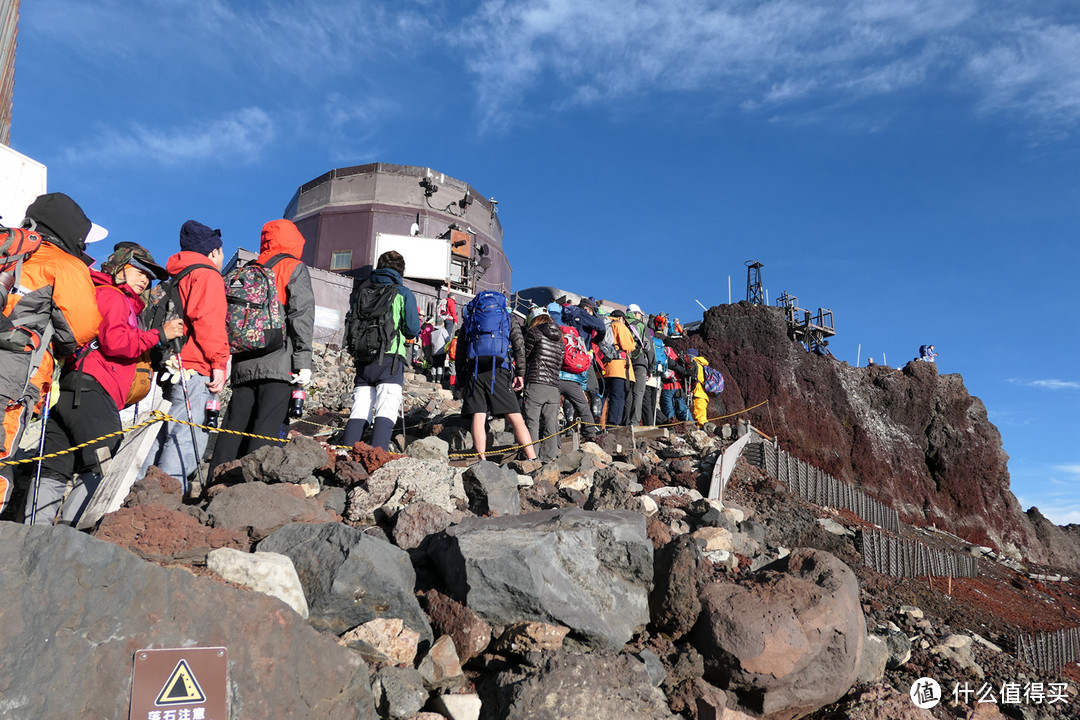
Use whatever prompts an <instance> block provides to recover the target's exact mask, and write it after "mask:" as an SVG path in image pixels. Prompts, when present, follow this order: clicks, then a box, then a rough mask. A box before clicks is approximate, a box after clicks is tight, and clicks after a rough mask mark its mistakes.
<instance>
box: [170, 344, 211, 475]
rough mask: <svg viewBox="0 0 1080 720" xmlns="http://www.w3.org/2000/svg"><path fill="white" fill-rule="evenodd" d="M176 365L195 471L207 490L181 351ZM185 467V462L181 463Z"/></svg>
mask: <svg viewBox="0 0 1080 720" xmlns="http://www.w3.org/2000/svg"><path fill="white" fill-rule="evenodd" d="M175 357H176V366H177V367H178V368H180V387H182V388H183V389H184V406H185V407H187V416H188V423H189V424H188V429H189V430H191V449H192V450H193V451H194V452H195V472H196V474H197V475H198V477H199V488H200V489H202V490H205V488H206V482H205V480H204V479H203V474H202V458H200V457H199V439H198V437H197V436H196V434H195V425H194V422H195V416H194V415H192V414H191V395H189V394H188V386H187V373H186V372H184V361H183V360H181V359H180V353H175ZM180 466H181V467H183V462H181V463H180ZM183 486H184V494H185V495H186V494H187V492H188V479H187V475H184V482H183Z"/></svg>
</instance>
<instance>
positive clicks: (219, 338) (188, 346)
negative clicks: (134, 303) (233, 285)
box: [165, 250, 229, 377]
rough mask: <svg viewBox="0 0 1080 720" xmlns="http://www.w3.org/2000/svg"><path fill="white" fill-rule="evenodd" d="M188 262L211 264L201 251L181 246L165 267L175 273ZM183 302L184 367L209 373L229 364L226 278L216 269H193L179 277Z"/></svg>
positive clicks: (182, 352)
mask: <svg viewBox="0 0 1080 720" xmlns="http://www.w3.org/2000/svg"><path fill="white" fill-rule="evenodd" d="M189 265H210V266H211V268H213V263H211V262H210V258H208V257H206V256H205V255H203V254H202V253H198V252H193V251H190V250H181V251H180V252H178V253H176V254H175V255H173V256H172V257H171V258H169V262H168V263H166V264H165V269H166V270H168V271H169V274H170V275H176V274H177V273H179V272H180V271H181V270H183V269H184V268H186V267H188V266H189ZM179 289H180V300H181V301H182V302H183V303H184V332H186V333H187V335H188V341H187V342H186V343H185V344H184V349H183V350H182V351H180V360H181V362H183V364H184V369H185V370H195V371H196V372H198V373H199V374H200V375H204V376H207V377H209V376H210V371H211V370H212V369H213V370H224V369H225V368H226V367H227V366H228V364H229V336H228V334H227V333H226V332H225V311H226V304H225V279H224V278H223V277H221V273H220V272H219V271H217V270H214V269H205V270H203V269H200V270H194V271H192V272H191V273H190V274H188V275H186V276H184V279H183V280H181V281H180V288H179Z"/></svg>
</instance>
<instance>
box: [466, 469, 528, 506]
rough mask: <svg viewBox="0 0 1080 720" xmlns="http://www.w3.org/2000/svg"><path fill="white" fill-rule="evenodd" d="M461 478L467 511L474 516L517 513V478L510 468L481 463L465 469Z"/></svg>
mask: <svg viewBox="0 0 1080 720" xmlns="http://www.w3.org/2000/svg"><path fill="white" fill-rule="evenodd" d="M461 479H462V484H463V485H464V487H465V493H466V494H467V495H468V496H469V509H470V510H471V511H472V512H474V513H476V514H477V515H518V514H519V513H521V497H520V496H519V495H518V476H517V473H516V472H514V471H513V470H511V469H510V468H508V467H503V466H502V465H496V464H495V463H493V462H491V461H490V460H481V461H480V462H478V463H476V464H475V465H471V466H469V468H468V469H467V470H466V471H465V473H464V474H463V475H462V478H461Z"/></svg>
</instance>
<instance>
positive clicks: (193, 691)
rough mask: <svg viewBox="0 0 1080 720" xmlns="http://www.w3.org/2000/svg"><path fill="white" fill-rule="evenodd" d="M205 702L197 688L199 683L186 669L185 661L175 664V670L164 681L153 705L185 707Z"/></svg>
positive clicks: (187, 668) (201, 692)
mask: <svg viewBox="0 0 1080 720" xmlns="http://www.w3.org/2000/svg"><path fill="white" fill-rule="evenodd" d="M202 702H206V695H204V694H203V691H202V688H200V687H199V681H198V680H196V679H195V676H194V675H193V674H192V672H191V668H190V667H188V664H187V660H181V661H180V662H178V663H176V669H175V670H173V673H172V675H170V676H169V679H168V680H166V681H165V686H164V687H163V688H161V692H160V693H158V696H157V700H155V701H154V704H155V705H187V704H189V703H202Z"/></svg>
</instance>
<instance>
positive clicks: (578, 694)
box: [483, 651, 677, 720]
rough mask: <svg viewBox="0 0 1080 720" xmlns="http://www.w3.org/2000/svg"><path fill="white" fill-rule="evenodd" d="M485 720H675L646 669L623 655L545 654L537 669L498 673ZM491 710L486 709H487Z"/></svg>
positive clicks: (486, 700)
mask: <svg viewBox="0 0 1080 720" xmlns="http://www.w3.org/2000/svg"><path fill="white" fill-rule="evenodd" d="M484 694H485V695H487V697H484V698H483V699H484V703H485V707H484V717H488V718H496V717H497V718H505V720H676V718H677V716H675V715H672V714H671V711H670V710H669V709H668V706H667V702H666V701H665V700H664V694H663V693H662V692H661V691H660V690H659V689H658V688H656V687H653V684H652V681H651V680H650V678H649V674H648V672H647V671H646V669H645V664H644V663H643V662H642V661H640V660H638V659H637V658H634V657H632V656H630V655H626V654H616V653H612V652H605V651H596V652H591V653H587V654H577V653H568V652H554V653H549V654H545V655H544V657H543V659H542V660H541V661H540V663H539V664H538V666H537V667H535V668H532V667H529V666H527V665H523V666H521V667H519V668H516V669H513V670H508V671H506V672H503V673H500V674H499V675H498V676H497V677H496V678H495V680H494V682H493V683H491V684H490V685H489V686H487V687H486V688H485V693H484ZM488 705H491V708H490V709H489V708H488V707H487V706H488Z"/></svg>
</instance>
